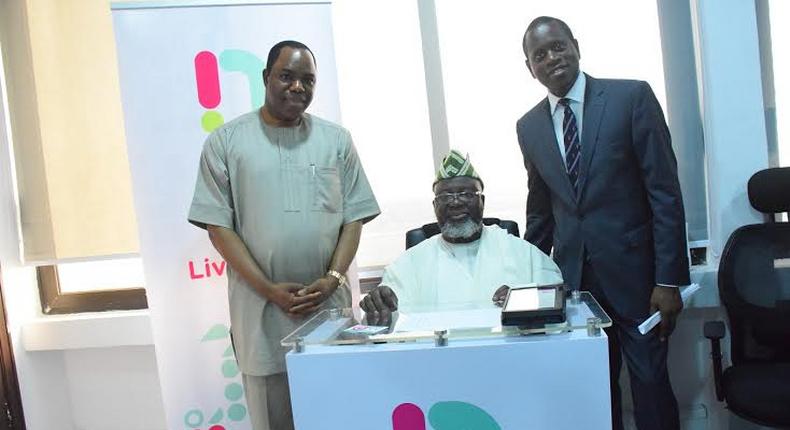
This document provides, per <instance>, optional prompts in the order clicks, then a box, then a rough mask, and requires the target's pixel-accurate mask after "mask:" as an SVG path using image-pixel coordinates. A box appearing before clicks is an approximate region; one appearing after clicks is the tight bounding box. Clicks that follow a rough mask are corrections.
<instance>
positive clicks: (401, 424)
mask: <svg viewBox="0 0 790 430" xmlns="http://www.w3.org/2000/svg"><path fill="white" fill-rule="evenodd" d="M428 423H430V426H431V427H430V428H431V429H433V430H466V429H474V430H502V427H500V426H499V424H498V423H497V422H496V420H495V419H494V418H493V417H492V416H491V415H489V414H488V412H486V411H484V410H483V409H481V408H479V407H478V406H475V405H473V404H471V403H466V402H438V403H435V404H434V405H433V406H431V409H430V410H429V411H428ZM426 425H427V424H426V421H425V414H424V413H423V412H422V409H421V408H420V407H419V406H417V405H415V404H414V403H401V404H400V405H398V406H397V407H396V408H395V409H394V410H393V411H392V430H426V429H427V428H426Z"/></svg>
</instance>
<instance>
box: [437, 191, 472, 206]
mask: <svg viewBox="0 0 790 430" xmlns="http://www.w3.org/2000/svg"><path fill="white" fill-rule="evenodd" d="M482 195H483V192H482V191H475V192H472V191H460V192H457V193H441V194H437V195H436V197H435V198H434V201H435V202H437V203H441V204H443V205H446V204H449V203H451V202H452V201H453V200H455V199H458V201H459V202H461V203H469V202H471V201H472V200H474V199H475V198H477V197H478V196H482Z"/></svg>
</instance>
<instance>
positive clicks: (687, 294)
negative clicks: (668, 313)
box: [639, 284, 700, 334]
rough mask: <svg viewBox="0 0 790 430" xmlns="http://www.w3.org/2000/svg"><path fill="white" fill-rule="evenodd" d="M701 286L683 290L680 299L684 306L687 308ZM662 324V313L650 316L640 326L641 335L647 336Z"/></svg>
mask: <svg viewBox="0 0 790 430" xmlns="http://www.w3.org/2000/svg"><path fill="white" fill-rule="evenodd" d="M699 288H700V286H699V284H691V285H689V286H688V287H686V288H684V289H682V290H681V291H680V298H681V299H682V300H683V306H684V307H685V306H686V305H687V304H688V301H689V299H690V298H691V296H693V295H694V293H696V292H697V291H699ZM659 322H661V313H660V312H656V313H654V314H653V315H650V317H648V319H646V320H645V321H644V322H643V323H642V324H639V333H642V334H647V333H648V332H649V331H650V330H652V329H653V327H655V326H656V325H658V323H659Z"/></svg>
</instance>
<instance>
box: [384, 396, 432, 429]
mask: <svg viewBox="0 0 790 430" xmlns="http://www.w3.org/2000/svg"><path fill="white" fill-rule="evenodd" d="M392 430H425V415H424V414H423V413H422V409H420V407H419V406H417V405H415V404H414V403H401V404H400V405H398V407H396V408H395V410H393V411H392Z"/></svg>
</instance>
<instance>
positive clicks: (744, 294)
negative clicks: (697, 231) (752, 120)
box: [718, 168, 790, 364]
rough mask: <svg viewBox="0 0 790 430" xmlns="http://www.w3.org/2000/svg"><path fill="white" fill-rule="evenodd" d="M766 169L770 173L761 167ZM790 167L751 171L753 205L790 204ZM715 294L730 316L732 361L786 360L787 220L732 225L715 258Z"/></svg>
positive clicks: (789, 320) (767, 209)
mask: <svg viewBox="0 0 790 430" xmlns="http://www.w3.org/2000/svg"><path fill="white" fill-rule="evenodd" d="M765 172H769V173H765ZM788 190H790V168H783V169H768V170H767V171H761V172H758V173H757V174H755V175H754V176H752V179H750V181H749V200H750V201H751V203H752V206H753V207H754V208H755V209H757V210H760V211H762V212H764V213H767V214H769V215H771V216H773V213H772V212H774V211H776V212H778V211H784V210H787V209H788V208H790V191H788ZM718 278H719V295H720V297H721V300H722V303H723V304H724V307H725V308H726V310H727V315H728V316H729V320H730V333H731V336H732V338H731V350H732V351H731V352H732V361H733V364H741V363H748V362H790V223H787V222H769V223H767V224H752V225H746V226H743V227H741V228H739V229H737V230H735V231H734V232H733V233H732V235H730V238H729V239H728V240H727V244H726V245H725V247H724V252H723V253H722V257H721V261H720V262H719V276H718Z"/></svg>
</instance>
